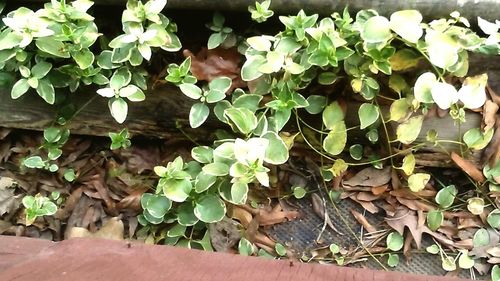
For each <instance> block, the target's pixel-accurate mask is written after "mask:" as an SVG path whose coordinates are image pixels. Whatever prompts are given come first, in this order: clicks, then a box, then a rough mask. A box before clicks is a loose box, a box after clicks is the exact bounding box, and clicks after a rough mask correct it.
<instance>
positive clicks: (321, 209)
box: [311, 193, 343, 235]
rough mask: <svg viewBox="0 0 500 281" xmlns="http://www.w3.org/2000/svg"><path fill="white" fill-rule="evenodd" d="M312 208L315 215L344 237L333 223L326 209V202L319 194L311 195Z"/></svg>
mask: <svg viewBox="0 0 500 281" xmlns="http://www.w3.org/2000/svg"><path fill="white" fill-rule="evenodd" d="M311 202H312V208H313V211H314V213H315V214H316V215H317V216H318V217H319V218H320V219H321V220H324V221H326V224H327V225H328V227H330V228H331V229H332V230H333V231H335V232H336V233H338V234H340V235H343V234H342V232H340V231H339V230H338V229H337V228H336V227H335V226H334V225H333V223H332V220H331V219H330V216H329V215H328V212H327V210H326V209H325V205H326V204H325V200H324V199H323V198H321V197H320V196H319V195H318V194H317V193H313V194H312V195H311Z"/></svg>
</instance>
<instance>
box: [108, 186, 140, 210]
mask: <svg viewBox="0 0 500 281" xmlns="http://www.w3.org/2000/svg"><path fill="white" fill-rule="evenodd" d="M146 190H147V189H142V190H137V191H135V192H132V193H131V194H129V195H127V196H125V197H124V198H123V199H122V200H120V202H118V204H116V208H117V209H118V210H124V209H129V210H134V211H141V210H142V208H141V197H142V194H144V192H146Z"/></svg>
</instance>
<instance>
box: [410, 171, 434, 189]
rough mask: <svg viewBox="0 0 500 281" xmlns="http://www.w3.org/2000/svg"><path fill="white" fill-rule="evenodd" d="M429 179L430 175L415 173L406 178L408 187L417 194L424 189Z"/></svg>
mask: <svg viewBox="0 0 500 281" xmlns="http://www.w3.org/2000/svg"><path fill="white" fill-rule="evenodd" d="M430 179H431V175H429V174H425V173H416V174H413V175H411V176H410V177H408V187H409V188H410V190H411V191H413V192H419V191H421V190H423V189H424V188H425V185H426V184H427V182H429V180H430Z"/></svg>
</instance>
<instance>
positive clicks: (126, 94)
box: [119, 85, 146, 102]
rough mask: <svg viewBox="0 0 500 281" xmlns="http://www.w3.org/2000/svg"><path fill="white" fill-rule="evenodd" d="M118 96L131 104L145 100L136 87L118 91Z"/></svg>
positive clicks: (127, 87)
mask: <svg viewBox="0 0 500 281" xmlns="http://www.w3.org/2000/svg"><path fill="white" fill-rule="evenodd" d="M119 96H120V97H122V98H127V99H128V100H129V101H131V102H138V101H143V100H145V99H146V95H144V92H143V91H142V90H141V89H140V88H139V87H137V86H136V85H128V86H125V87H123V88H121V89H120V91H119Z"/></svg>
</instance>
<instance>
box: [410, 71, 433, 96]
mask: <svg viewBox="0 0 500 281" xmlns="http://www.w3.org/2000/svg"><path fill="white" fill-rule="evenodd" d="M436 82H437V78H436V75H435V74H434V73H432V72H425V73H423V74H421V75H420V76H419V77H418V78H417V81H416V82H415V87H414V94H415V99H416V100H418V101H419V102H422V103H433V102H434V99H433V98H432V92H431V90H432V87H433V86H434V84H436Z"/></svg>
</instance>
